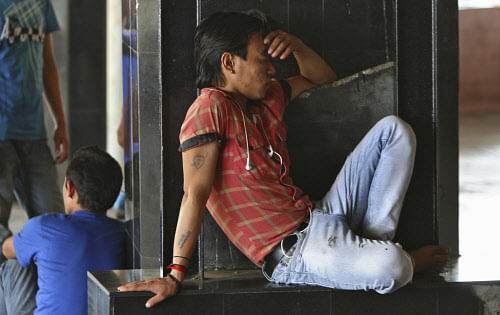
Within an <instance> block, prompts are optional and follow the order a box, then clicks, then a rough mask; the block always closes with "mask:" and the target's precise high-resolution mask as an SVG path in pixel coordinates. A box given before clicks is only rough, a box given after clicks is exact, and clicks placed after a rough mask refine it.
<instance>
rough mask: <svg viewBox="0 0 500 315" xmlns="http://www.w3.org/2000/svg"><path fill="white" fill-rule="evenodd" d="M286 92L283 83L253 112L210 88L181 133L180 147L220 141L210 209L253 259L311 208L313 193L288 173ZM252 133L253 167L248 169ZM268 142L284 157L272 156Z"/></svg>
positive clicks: (189, 114) (260, 261) (257, 260)
mask: <svg viewBox="0 0 500 315" xmlns="http://www.w3.org/2000/svg"><path fill="white" fill-rule="evenodd" d="M287 104H288V97H287V96H286V94H285V92H284V91H283V88H282V87H281V85H280V83H279V82H277V81H276V82H275V83H274V84H273V85H272V86H271V87H270V88H269V90H268V92H267V95H266V97H265V98H264V99H263V100H261V101H260V102H258V104H254V105H252V106H249V115H247V114H245V115H242V111H241V109H240V107H239V104H237V103H236V102H235V101H234V100H233V99H232V98H231V97H230V96H229V95H227V94H226V93H224V92H223V91H221V90H217V89H214V88H207V89H203V90H202V91H201V94H200V96H199V97H198V98H197V99H196V100H195V102H194V103H193V104H192V105H191V107H190V108H189V110H188V112H187V114H186V118H185V120H184V123H183V125H182V128H181V132H180V137H179V140H180V143H181V146H180V150H181V151H185V150H189V149H190V148H193V147H196V146H199V145H202V144H205V143H208V142H212V141H219V143H220V151H219V152H220V153H219V161H218V166H217V170H216V176H215V179H214V184H213V187H212V191H211V194H210V197H209V199H208V201H207V209H208V210H209V212H210V213H211V215H212V216H213V218H214V219H215V221H216V222H217V223H218V224H219V226H220V227H221V228H222V230H223V231H224V232H225V233H226V235H227V236H228V238H229V239H230V240H231V241H232V242H233V244H235V246H236V247H238V248H239V249H240V250H241V251H242V252H243V254H245V255H246V256H247V257H248V258H249V259H250V260H251V261H252V262H253V263H255V264H256V265H258V266H261V265H262V264H263V262H264V258H265V257H266V255H267V254H269V253H270V252H271V251H272V250H273V249H274V247H275V246H276V245H277V244H278V243H279V242H280V241H281V240H282V239H283V238H284V237H285V236H287V235H289V234H290V233H292V232H294V231H295V230H296V229H297V227H298V226H299V225H300V224H301V223H302V222H303V221H304V219H305V217H306V215H307V214H308V210H311V209H312V203H311V201H310V200H309V197H308V196H307V195H305V194H304V193H303V192H302V190H300V188H298V187H297V186H295V185H294V184H293V182H292V179H291V177H290V176H289V170H290V157H289V155H288V149H287V145H286V133H287V126H286V124H285V123H284V121H283V113H284V110H285V107H286V105H287ZM243 119H245V124H246V131H247V134H248V142H249V143H248V144H249V149H250V150H249V152H250V160H251V164H252V166H253V168H252V169H251V170H246V169H245V166H246V161H247V143H246V138H245V128H244V124H243ZM269 145H271V146H272V148H273V149H274V151H275V152H278V153H279V155H281V158H282V159H283V161H282V162H281V161H280V160H281V159H280V157H279V156H278V155H277V154H274V155H273V157H271V156H270V155H269V152H270V150H269Z"/></svg>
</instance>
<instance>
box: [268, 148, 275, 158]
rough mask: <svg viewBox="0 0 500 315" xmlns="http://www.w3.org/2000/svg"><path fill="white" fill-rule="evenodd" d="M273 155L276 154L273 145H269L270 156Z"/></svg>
mask: <svg viewBox="0 0 500 315" xmlns="http://www.w3.org/2000/svg"><path fill="white" fill-rule="evenodd" d="M273 155H274V150H273V147H272V146H271V145H269V156H270V157H273Z"/></svg>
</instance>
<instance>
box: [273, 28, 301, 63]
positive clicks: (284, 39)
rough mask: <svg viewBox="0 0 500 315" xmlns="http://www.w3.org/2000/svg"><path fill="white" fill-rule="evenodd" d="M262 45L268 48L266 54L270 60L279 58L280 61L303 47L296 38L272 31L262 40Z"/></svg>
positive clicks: (285, 33) (282, 32)
mask: <svg viewBox="0 0 500 315" xmlns="http://www.w3.org/2000/svg"><path fill="white" fill-rule="evenodd" d="M264 44H265V45H267V46H268V49H267V53H268V54H269V55H270V56H271V57H272V58H276V57H278V56H279V58H280V59H281V60H283V59H285V58H286V57H288V56H289V55H290V54H291V53H293V52H295V51H297V50H299V49H300V47H301V46H302V45H304V44H303V42H302V41H301V40H300V39H299V38H298V37H296V36H294V35H292V34H289V33H287V32H285V31H282V30H276V31H272V32H270V33H269V34H267V36H266V37H265V38H264Z"/></svg>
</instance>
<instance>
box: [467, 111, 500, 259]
mask: <svg viewBox="0 0 500 315" xmlns="http://www.w3.org/2000/svg"><path fill="white" fill-rule="evenodd" d="M459 127H460V158H459V163H460V167H459V169H460V170H459V176H460V177H459V180H460V195H459V207H460V212H459V220H460V241H459V243H460V254H461V255H464V256H468V257H481V258H482V259H484V260H490V259H487V258H493V259H491V260H494V261H497V262H498V261H499V259H500V252H499V251H498V240H499V239H500V235H499V234H498V233H497V232H498V230H499V228H500V226H499V222H500V112H490V113H477V114H467V115H461V117H460V125H459ZM491 260H490V261H491Z"/></svg>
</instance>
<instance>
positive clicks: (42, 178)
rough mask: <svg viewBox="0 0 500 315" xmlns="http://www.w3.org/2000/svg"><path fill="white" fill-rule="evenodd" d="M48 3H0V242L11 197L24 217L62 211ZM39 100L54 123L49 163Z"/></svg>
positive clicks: (63, 146)
mask: <svg viewBox="0 0 500 315" xmlns="http://www.w3.org/2000/svg"><path fill="white" fill-rule="evenodd" d="M58 29H59V24H58V22H57V19H56V15H55V12H54V8H53V7H52V4H51V2H50V0H0V242H1V241H3V240H4V239H5V238H7V237H8V236H10V235H11V234H12V233H11V232H10V230H9V228H8V221H9V217H10V212H11V207H12V203H13V201H14V198H17V200H18V202H19V204H20V205H21V207H22V208H23V209H24V211H26V214H27V215H28V217H29V218H32V217H34V216H37V215H40V214H43V213H47V212H49V211H50V212H63V210H64V207H63V201H62V196H61V192H60V190H59V187H58V185H57V176H56V168H55V164H58V163H61V162H63V161H64V160H66V158H67V156H68V150H69V141H68V135H67V131H66V122H65V118H64V112H63V104H62V99H61V92H60V88H59V77H58V73H57V67H56V63H55V60H54V54H53V50H52V37H51V33H52V32H54V31H57V30H58ZM43 95H45V98H46V101H47V103H48V105H49V107H50V109H51V112H52V115H53V117H54V120H55V122H56V129H55V133H54V143H55V152H56V157H55V159H54V158H53V157H52V155H51V152H50V150H49V147H48V146H47V134H46V131H45V125H44V115H43Z"/></svg>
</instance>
